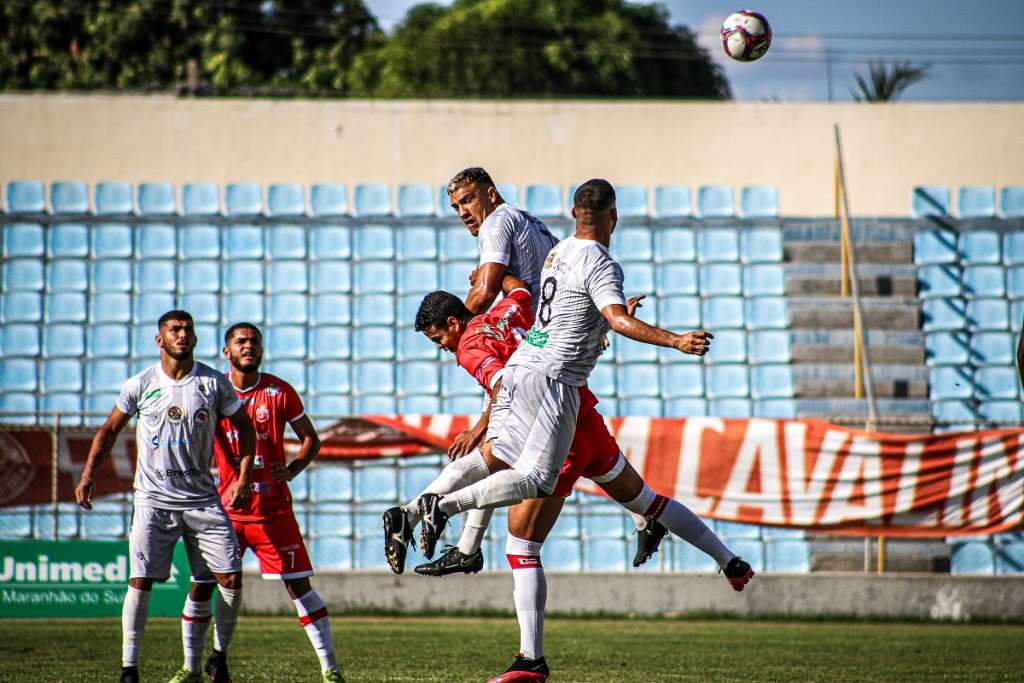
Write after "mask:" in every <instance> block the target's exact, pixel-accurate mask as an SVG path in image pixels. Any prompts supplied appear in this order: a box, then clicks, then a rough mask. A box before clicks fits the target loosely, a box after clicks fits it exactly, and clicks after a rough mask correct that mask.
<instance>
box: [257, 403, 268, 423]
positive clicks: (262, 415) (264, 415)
mask: <svg viewBox="0 0 1024 683" xmlns="http://www.w3.org/2000/svg"><path fill="white" fill-rule="evenodd" d="M269 419H270V410H269V409H268V408H267V407H266V406H260V407H259V408H257V409H256V421H257V422H266V421H267V420H269Z"/></svg>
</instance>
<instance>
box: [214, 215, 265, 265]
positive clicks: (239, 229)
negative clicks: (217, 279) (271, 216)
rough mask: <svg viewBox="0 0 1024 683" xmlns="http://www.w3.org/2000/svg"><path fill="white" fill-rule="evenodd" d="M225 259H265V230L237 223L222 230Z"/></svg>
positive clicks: (257, 226) (260, 227)
mask: <svg viewBox="0 0 1024 683" xmlns="http://www.w3.org/2000/svg"><path fill="white" fill-rule="evenodd" d="M222 233H223V235H224V257H225V258H228V259H259V258H263V228H262V226H259V225H250V224H246V223H236V224H234V225H228V226H225V227H224V228H223V229H222Z"/></svg>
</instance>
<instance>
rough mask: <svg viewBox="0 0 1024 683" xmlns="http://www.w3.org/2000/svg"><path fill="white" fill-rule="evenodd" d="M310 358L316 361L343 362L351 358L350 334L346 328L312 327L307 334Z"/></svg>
mask: <svg viewBox="0 0 1024 683" xmlns="http://www.w3.org/2000/svg"><path fill="white" fill-rule="evenodd" d="M309 339H310V341H309V343H310V357H311V358H314V359H316V360H343V359H347V358H351V357H352V332H351V330H350V329H349V328H348V327H342V326H340V325H337V326H335V325H331V326H326V327H314V328H313V329H311V330H310V332H309Z"/></svg>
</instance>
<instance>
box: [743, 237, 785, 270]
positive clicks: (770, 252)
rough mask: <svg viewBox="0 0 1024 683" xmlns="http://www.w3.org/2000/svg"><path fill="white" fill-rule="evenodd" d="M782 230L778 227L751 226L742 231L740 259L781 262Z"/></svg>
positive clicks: (753, 261)
mask: <svg viewBox="0 0 1024 683" xmlns="http://www.w3.org/2000/svg"><path fill="white" fill-rule="evenodd" d="M782 256H783V251H782V231H781V230H779V229H777V228H750V229H747V230H744V231H743V232H741V233H740V260H741V261H742V262H743V263H781V262H782Z"/></svg>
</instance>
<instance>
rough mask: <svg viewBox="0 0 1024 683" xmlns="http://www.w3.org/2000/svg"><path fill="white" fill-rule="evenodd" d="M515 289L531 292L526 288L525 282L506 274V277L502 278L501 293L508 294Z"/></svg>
mask: <svg viewBox="0 0 1024 683" xmlns="http://www.w3.org/2000/svg"><path fill="white" fill-rule="evenodd" d="M514 289H525V290H526V291H530V288H529V287H527V286H526V281H525V280H520V279H519V278H517V277H516V276H515V275H509V274H508V273H505V276H504V277H502V278H501V291H503V292H505V293H506V294H508V293H509V292H511V291H512V290H514Z"/></svg>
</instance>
